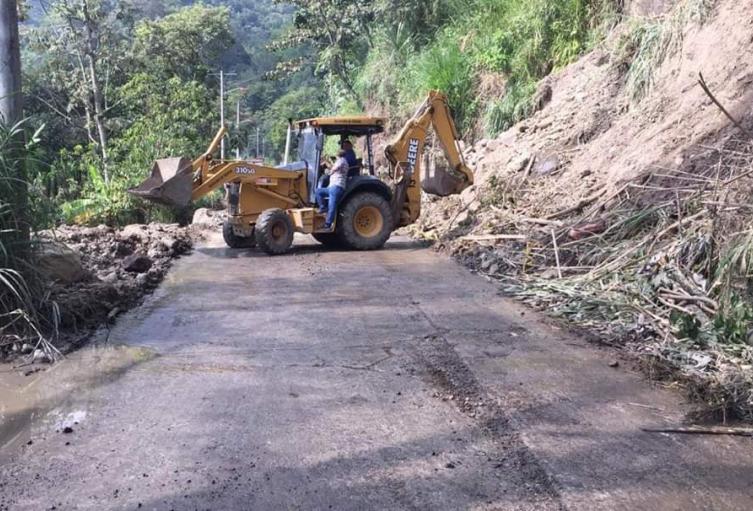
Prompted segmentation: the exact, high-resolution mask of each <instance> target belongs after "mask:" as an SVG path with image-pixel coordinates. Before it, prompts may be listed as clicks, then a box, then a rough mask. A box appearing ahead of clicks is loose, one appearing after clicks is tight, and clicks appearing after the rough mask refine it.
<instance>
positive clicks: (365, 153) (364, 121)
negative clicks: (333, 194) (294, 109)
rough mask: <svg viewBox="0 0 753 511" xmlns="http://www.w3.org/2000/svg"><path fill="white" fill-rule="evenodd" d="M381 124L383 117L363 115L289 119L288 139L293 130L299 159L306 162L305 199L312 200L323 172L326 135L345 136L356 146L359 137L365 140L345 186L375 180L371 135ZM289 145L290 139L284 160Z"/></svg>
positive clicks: (341, 138) (381, 131) (381, 126)
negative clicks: (306, 192) (299, 119)
mask: <svg viewBox="0 0 753 511" xmlns="http://www.w3.org/2000/svg"><path fill="white" fill-rule="evenodd" d="M384 124H385V120H384V119H382V118H378V117H365V116H353V117H317V118H312V119H304V120H301V121H296V122H295V123H293V122H292V121H291V123H290V128H291V133H289V135H288V142H289V141H290V138H291V136H292V135H293V133H292V131H293V130H294V134H295V138H296V140H297V145H298V159H299V160H300V161H302V162H305V164H306V169H307V182H308V191H309V197H308V199H309V201H310V202H314V200H315V191H316V188H317V185H318V183H319V179H320V178H321V176H322V174H323V173H324V167H323V165H322V164H323V161H322V158H323V157H324V156H325V155H324V154H323V153H324V150H325V147H326V140H327V137H338V142H340V141H342V140H344V139H348V140H350V141H351V142H353V145H354V146H357V143H356V142H357V140H358V139H362V140H363V141H364V144H363V147H362V153H361V154H362V156H361V158H359V165H357V166H355V167H351V169H350V171H349V173H348V188H351V187H352V186H355V184H356V183H357V182H362V181H364V180H377V181H378V178H377V177H376V176H375V170H374V154H373V153H374V151H373V145H372V136H373V135H376V134H379V133H383V132H384ZM289 146H290V144H289V143H288V144H286V154H285V161H286V162H287V161H288V154H287V153H288V149H287V148H289ZM346 193H347V191H346Z"/></svg>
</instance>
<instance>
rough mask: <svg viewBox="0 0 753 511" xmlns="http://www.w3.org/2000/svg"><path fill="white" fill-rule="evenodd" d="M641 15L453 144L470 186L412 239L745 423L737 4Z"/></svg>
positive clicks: (744, 92) (749, 83)
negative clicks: (507, 118) (623, 349)
mask: <svg viewBox="0 0 753 511" xmlns="http://www.w3.org/2000/svg"><path fill="white" fill-rule="evenodd" d="M648 4H651V3H650V2H649V3H647V5H638V6H636V5H634V6H633V8H634V9H649V10H650V11H652V12H656V11H657V10H659V11H661V10H664V11H665V12H664V14H661V15H651V16H642V17H639V16H628V17H626V18H624V19H623V21H621V22H620V23H619V24H618V25H617V26H616V27H615V28H614V30H613V31H612V33H611V35H610V36H609V37H608V38H607V40H606V41H605V42H604V43H603V44H600V45H599V46H598V47H597V48H596V49H594V50H593V51H591V52H589V53H588V54H586V55H584V56H583V57H582V58H581V59H579V60H578V61H577V62H575V63H573V64H572V65H570V66H568V67H566V68H564V69H562V70H561V71H559V72H556V73H554V74H552V75H551V76H549V77H548V78H546V79H545V80H543V81H542V82H540V84H539V86H538V91H537V94H536V97H535V105H536V109H537V111H536V113H535V114H534V115H533V116H531V117H530V118H528V119H527V120H525V121H523V122H520V123H518V124H516V125H515V126H513V127H512V128H511V129H509V130H507V131H505V132H503V133H501V134H500V135H499V136H498V137H496V138H494V139H484V140H481V141H479V142H478V143H476V144H475V145H473V146H472V147H468V148H467V149H466V157H467V159H468V161H469V162H470V163H471V164H472V166H473V167H474V168H475V170H476V179H477V182H476V185H475V186H474V187H472V188H471V189H469V190H466V191H465V192H464V193H463V195H462V196H461V197H450V198H443V199H438V200H437V199H431V198H428V197H427V201H426V202H427V204H426V209H427V211H428V214H425V215H424V216H423V217H422V220H421V224H420V227H419V229H418V233H419V234H420V235H421V236H424V237H427V238H430V239H434V240H437V241H438V242H439V246H440V247H442V248H444V249H447V250H449V251H450V252H451V253H453V254H454V255H456V256H457V257H459V258H460V259H461V260H462V261H463V262H464V263H466V264H468V265H470V266H472V267H473V268H475V269H477V270H479V271H480V272H483V273H486V274H488V275H490V276H491V277H492V278H495V279H499V280H500V281H501V282H502V285H503V287H504V289H505V290H506V291H507V292H509V293H511V294H513V295H515V296H517V297H519V298H521V299H523V300H525V301H526V302H528V303H531V304H533V305H534V306H537V307H541V308H544V309H547V310H548V311H550V312H551V313H553V314H556V315H560V316H565V317H567V318H569V319H571V320H574V321H575V322H576V323H578V324H579V325H582V326H587V327H589V328H592V329H594V330H595V331H597V332H599V338H600V339H601V340H602V341H604V342H612V343H619V344H625V345H627V346H629V347H630V349H631V350H633V351H635V352H638V353H640V354H642V355H647V356H646V357H645V358H644V360H646V361H647V362H649V365H650V367H651V368H652V369H653V370H654V371H653V373H654V374H658V373H657V370H660V372H661V373H662V374H663V373H664V372H665V369H671V371H670V374H671V375H672V376H673V377H677V376H678V374H679V375H680V376H679V378H680V379H681V380H683V381H684V383H686V384H688V387H689V388H690V389H691V391H692V392H694V393H696V395H697V397H700V398H701V399H703V400H704V401H706V403H707V404H708V405H710V406H711V409H712V410H715V411H717V412H720V413H722V414H726V413H727V412H729V411H733V412H734V413H735V414H736V415H738V416H744V417H747V418H751V417H753V377H751V371H750V368H751V364H752V363H753V348H751V340H750V339H749V330H748V329H749V327H750V320H751V319H753V307H752V306H751V305H750V303H751V302H750V295H749V291H748V287H749V284H748V276H749V274H750V269H751V250H752V249H753V231H751V230H750V229H751V220H753V219H752V218H751V206H750V203H751V201H750V199H751V193H750V185H751V177H749V174H750V173H753V143H752V142H751V140H750V138H749V135H750V133H749V131H747V130H746V126H748V127H749V126H750V124H751V118H752V117H753V109H752V108H751V100H752V99H753V58H751V55H753V18H751V16H750V12H753V2H751V1H742V2H732V1H718V2H709V1H705V2H699V1H685V2H679V3H676V4H675V5H674V6H669V7H668V6H666V5H648ZM659 4H662V3H659ZM700 74H702V75H703V77H704V79H705V82H706V83H707V85H708V89H709V91H710V92H711V94H712V95H713V96H715V97H716V98H717V100H718V101H719V103H720V104H721V105H722V106H724V107H725V108H726V109H727V110H728V112H729V114H730V115H731V116H732V117H733V118H734V119H736V120H739V121H740V123H741V127H742V129H741V127H737V126H735V125H734V124H733V123H732V122H731V120H730V119H729V118H728V117H727V116H726V115H725V114H724V113H722V111H721V109H720V108H719V107H718V106H717V105H715V104H714V102H713V101H712V99H711V97H710V95H709V94H707V93H706V92H705V91H704V90H703V88H702V87H701V85H700V84H699V78H700ZM678 370H679V372H678Z"/></svg>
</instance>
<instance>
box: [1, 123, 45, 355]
mask: <svg viewBox="0 0 753 511" xmlns="http://www.w3.org/2000/svg"><path fill="white" fill-rule="evenodd" d="M26 155H27V151H26V146H25V144H24V136H23V123H19V124H16V125H13V126H7V125H4V124H2V123H0V348H2V347H3V346H6V345H8V344H11V343H14V342H21V341H25V340H27V339H36V340H37V342H38V343H39V342H42V341H43V337H42V336H41V334H40V332H39V328H38V325H39V324H40V318H39V315H38V312H37V311H38V305H37V304H38V299H37V298H38V297H37V296H36V294H35V292H34V291H33V287H32V286H30V285H29V283H28V279H27V276H28V274H29V272H30V270H31V268H30V267H29V265H28V254H29V221H28V214H29V211H28V202H27V200H26V193H27V187H26V181H25V167H26Z"/></svg>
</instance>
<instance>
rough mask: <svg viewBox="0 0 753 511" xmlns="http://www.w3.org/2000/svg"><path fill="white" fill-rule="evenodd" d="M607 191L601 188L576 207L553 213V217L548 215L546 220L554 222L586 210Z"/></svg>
mask: <svg viewBox="0 0 753 511" xmlns="http://www.w3.org/2000/svg"><path fill="white" fill-rule="evenodd" d="M605 190H606V187H605V188H600V189H599V191H598V192H596V193H594V194H593V195H591V196H589V197H586V198H585V199H581V200H580V201H579V202H578V203H577V204H576V205H575V206H570V207H569V208H566V209H563V210H560V211H557V212H556V213H552V214H551V215H547V216H546V217H544V218H545V219H546V220H553V219H555V218H557V217H560V216H564V215H567V214H568V213H572V212H573V211H578V210H581V209H583V208H585V207H586V206H588V205H589V204H591V203H592V202H594V201H595V200H596V199H598V198H599V197H601V196H602V195H603V194H604V191H605Z"/></svg>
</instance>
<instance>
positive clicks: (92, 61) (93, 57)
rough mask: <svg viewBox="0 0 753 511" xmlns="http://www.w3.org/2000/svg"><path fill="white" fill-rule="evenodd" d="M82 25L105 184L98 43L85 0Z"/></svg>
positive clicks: (104, 148) (108, 179) (83, 2)
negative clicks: (84, 27) (84, 32)
mask: <svg viewBox="0 0 753 511" xmlns="http://www.w3.org/2000/svg"><path fill="white" fill-rule="evenodd" d="M81 6H82V8H83V9H82V10H83V14H84V25H85V26H86V43H87V45H86V57H87V61H88V67H89V79H90V80H91V87H92V96H93V100H94V124H96V126H97V135H98V136H99V149H100V151H101V153H102V171H103V178H104V180H105V183H109V182H110V175H109V172H108V170H107V129H106V127H105V107H104V100H103V97H102V87H101V86H100V83H99V76H98V75H97V51H98V48H97V46H98V41H97V35H96V30H97V29H96V27H95V26H94V21H93V20H92V19H91V16H90V15H89V4H88V3H87V0H83V1H82V2H81Z"/></svg>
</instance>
